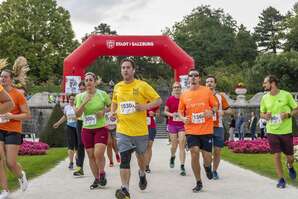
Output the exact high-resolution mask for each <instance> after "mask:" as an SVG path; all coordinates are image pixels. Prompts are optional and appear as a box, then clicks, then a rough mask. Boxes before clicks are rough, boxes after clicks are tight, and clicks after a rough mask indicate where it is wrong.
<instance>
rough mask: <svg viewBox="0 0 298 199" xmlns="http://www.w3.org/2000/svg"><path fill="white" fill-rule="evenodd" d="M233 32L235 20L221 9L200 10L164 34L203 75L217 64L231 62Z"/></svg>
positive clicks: (203, 8)
mask: <svg viewBox="0 0 298 199" xmlns="http://www.w3.org/2000/svg"><path fill="white" fill-rule="evenodd" d="M235 30H236V22H235V20H233V18H232V17H231V16H230V15H229V14H225V13H224V11H223V10H222V9H211V8H210V6H200V7H197V8H195V9H194V10H193V11H192V12H191V14H189V15H187V16H185V17H184V19H183V20H182V21H180V22H177V23H176V24H175V25H174V26H173V27H172V28H171V29H167V32H166V34H169V35H170V36H172V37H173V39H174V40H175V41H176V42H177V43H178V44H179V45H180V46H181V47H182V48H183V49H184V50H185V51H186V52H188V53H189V54H190V55H191V56H193V57H194V59H195V61H196V64H197V66H198V68H199V70H201V71H203V70H204V69H203V68H205V67H208V66H211V65H214V64H215V63H216V62H217V61H220V60H223V61H224V62H225V63H226V64H230V63H233V62H234V55H233V53H234V48H235Z"/></svg>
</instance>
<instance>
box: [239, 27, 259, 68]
mask: <svg viewBox="0 0 298 199" xmlns="http://www.w3.org/2000/svg"><path fill="white" fill-rule="evenodd" d="M257 54H258V51H257V44H256V42H255V40H254V38H253V36H252V35H251V34H250V32H249V31H247V30H246V27H245V26H244V25H242V24H241V25H240V27H239V31H238V33H237V35H236V43H235V59H236V63H237V64H241V63H243V62H248V63H250V64H251V63H253V62H254V61H255V59H256V56H257Z"/></svg>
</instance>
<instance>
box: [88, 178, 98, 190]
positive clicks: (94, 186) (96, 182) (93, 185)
mask: <svg viewBox="0 0 298 199" xmlns="http://www.w3.org/2000/svg"><path fill="white" fill-rule="evenodd" d="M98 185H99V180H98V179H95V180H94V182H93V183H92V184H91V185H90V189H91V190H92V189H96V188H98Z"/></svg>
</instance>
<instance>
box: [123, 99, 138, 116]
mask: <svg viewBox="0 0 298 199" xmlns="http://www.w3.org/2000/svg"><path fill="white" fill-rule="evenodd" d="M134 112H136V103H135V102H134V101H127V102H120V114H123V115H128V114H131V113H134Z"/></svg>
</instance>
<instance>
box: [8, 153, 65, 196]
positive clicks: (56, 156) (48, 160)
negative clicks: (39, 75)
mask: <svg viewBox="0 0 298 199" xmlns="http://www.w3.org/2000/svg"><path fill="white" fill-rule="evenodd" d="M66 156H67V150H66V148H50V149H49V150H48V152H47V155H35V156H19V158H18V162H19V163H20V164H21V165H22V167H23V168H24V171H25V172H26V175H27V178H28V179H31V178H34V177H37V176H39V175H41V174H43V173H45V172H46V171H48V170H49V169H51V168H53V167H55V166H56V165H57V164H58V163H59V162H60V161H61V160H64V159H65V158H66ZM8 187H9V189H10V190H15V189H18V188H19V183H18V180H17V178H16V177H15V176H14V175H13V174H12V173H10V172H8Z"/></svg>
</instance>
